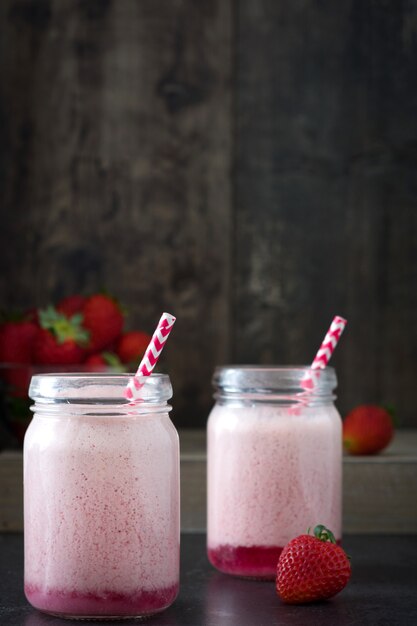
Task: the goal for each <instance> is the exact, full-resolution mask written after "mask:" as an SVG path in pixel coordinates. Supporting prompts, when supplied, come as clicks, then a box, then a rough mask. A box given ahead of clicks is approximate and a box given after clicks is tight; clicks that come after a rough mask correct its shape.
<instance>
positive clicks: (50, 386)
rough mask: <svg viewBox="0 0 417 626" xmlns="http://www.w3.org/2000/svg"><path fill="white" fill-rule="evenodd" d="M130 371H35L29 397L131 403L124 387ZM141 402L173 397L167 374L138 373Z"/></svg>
mask: <svg viewBox="0 0 417 626" xmlns="http://www.w3.org/2000/svg"><path fill="white" fill-rule="evenodd" d="M133 376H134V374H133V373H109V372H91V373H85V372H63V373H45V374H36V375H34V376H33V377H32V379H31V382H30V386H29V397H30V398H31V399H32V400H34V401H35V402H64V401H65V402H70V403H74V404H77V403H80V404H81V403H86V402H88V403H91V402H97V403H109V402H111V403H113V404H131V402H130V401H129V400H127V399H126V398H125V396H124V390H125V389H126V387H127V384H128V382H129V380H130V379H131V378H132V377H133ZM138 378H139V382H140V384H141V394H140V398H139V400H140V401H141V402H151V403H152V402H153V403H157V402H165V401H167V400H169V399H170V398H171V397H172V386H171V381H170V379H169V376H168V375H167V374H159V373H152V374H151V375H150V376H139V377H138Z"/></svg>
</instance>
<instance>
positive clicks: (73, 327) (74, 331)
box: [34, 306, 88, 365]
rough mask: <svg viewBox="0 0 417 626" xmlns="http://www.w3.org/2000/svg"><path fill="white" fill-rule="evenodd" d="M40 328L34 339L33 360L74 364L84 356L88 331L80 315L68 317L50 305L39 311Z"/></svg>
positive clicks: (40, 362) (47, 363)
mask: <svg viewBox="0 0 417 626" xmlns="http://www.w3.org/2000/svg"><path fill="white" fill-rule="evenodd" d="M39 321H40V325H41V329H40V331H39V333H38V336H37V338H36V341H35V346H34V356H35V362H36V363H38V364H45V365H54V364H56V365H75V364H78V363H81V361H82V360H83V358H84V356H85V345H86V343H87V341H88V332H87V331H86V330H85V329H84V328H82V326H81V321H82V316H81V315H73V316H72V317H70V318H68V317H67V316H66V315H63V314H62V313H59V312H58V311H57V310H56V309H55V308H54V307H52V306H50V307H48V308H47V309H44V310H42V311H40V312H39Z"/></svg>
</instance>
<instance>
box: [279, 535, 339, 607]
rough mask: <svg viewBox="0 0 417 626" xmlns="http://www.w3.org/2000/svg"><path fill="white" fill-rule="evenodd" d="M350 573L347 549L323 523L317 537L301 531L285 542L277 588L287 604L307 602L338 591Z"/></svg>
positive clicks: (326, 596)
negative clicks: (302, 533) (300, 533)
mask: <svg viewBox="0 0 417 626" xmlns="http://www.w3.org/2000/svg"><path fill="white" fill-rule="evenodd" d="M350 575H351V568H350V562H349V559H348V557H347V555H346V553H345V552H344V550H343V549H342V548H341V547H340V546H338V545H337V544H336V542H335V538H334V536H333V533H331V532H330V531H329V530H328V529H327V528H325V526H322V525H321V524H320V525H318V526H316V527H315V529H314V537H312V536H311V535H300V536H299V537H296V538H295V539H292V540H291V541H290V542H289V543H288V544H287V545H286V546H285V548H284V549H283V551H282V552H281V556H280V557H279V560H278V566H277V580H276V589H277V593H278V595H279V596H280V598H281V599H282V600H283V601H284V602H286V603H287V604H306V603H308V602H315V601H317V600H326V599H327V598H331V597H332V596H334V595H336V594H337V593H339V591H341V590H342V589H343V588H344V587H345V586H346V584H347V582H348V580H349V578H350Z"/></svg>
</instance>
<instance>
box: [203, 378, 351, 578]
mask: <svg viewBox="0 0 417 626" xmlns="http://www.w3.org/2000/svg"><path fill="white" fill-rule="evenodd" d="M308 371H309V369H308V368H307V367H250V366H248V367H220V368H217V369H216V370H215V373H214V378H213V382H214V387H215V398H216V403H215V405H214V407H213V409H212V411H211V414H210V417H209V420H208V425H207V437H208V444H207V445H208V449H207V458H208V470H207V475H208V485H207V488H208V501H207V515H208V519H207V550H208V558H209V560H210V562H211V563H212V565H214V567H216V568H217V569H219V570H220V571H222V572H225V573H228V574H235V575H239V576H248V577H254V578H266V579H268V578H274V577H275V576H276V566H277V561H278V558H279V555H280V553H281V551H282V549H283V547H284V546H285V545H286V543H288V541H289V540H290V539H292V538H293V537H295V536H297V535H299V534H303V533H306V532H307V530H308V528H314V527H315V526H316V525H317V524H324V525H325V526H326V527H327V528H330V529H331V530H332V531H333V533H334V535H335V537H336V539H337V540H339V541H340V538H341V481H342V432H341V430H342V424H341V419H340V415H339V413H338V412H337V410H336V408H335V406H334V404H333V401H334V399H335V395H334V393H333V391H334V389H335V387H336V374H335V371H334V369H333V368H331V367H327V368H326V369H325V370H323V371H321V372H320V374H319V376H318V377H317V378H316V383H315V386H314V388H313V390H311V391H309V392H306V391H305V389H304V387H303V379H304V377H305V375H306V374H307V373H308Z"/></svg>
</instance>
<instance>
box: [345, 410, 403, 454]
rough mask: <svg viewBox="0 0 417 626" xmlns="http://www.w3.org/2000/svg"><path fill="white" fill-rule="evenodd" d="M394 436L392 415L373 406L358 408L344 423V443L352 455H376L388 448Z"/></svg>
mask: <svg viewBox="0 0 417 626" xmlns="http://www.w3.org/2000/svg"><path fill="white" fill-rule="evenodd" d="M393 435H394V427H393V424H392V419H391V416H390V414H389V413H388V411H387V410H385V409H383V408H382V407H379V406H376V405H373V404H364V405H361V406H358V407H356V409H353V411H351V412H350V413H348V415H346V417H345V419H344V421H343V443H344V446H345V448H346V450H347V451H348V452H350V454H376V453H377V452H380V451H381V450H383V449H384V448H386V447H387V445H388V444H389V442H390V441H391V439H392V438H393Z"/></svg>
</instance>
